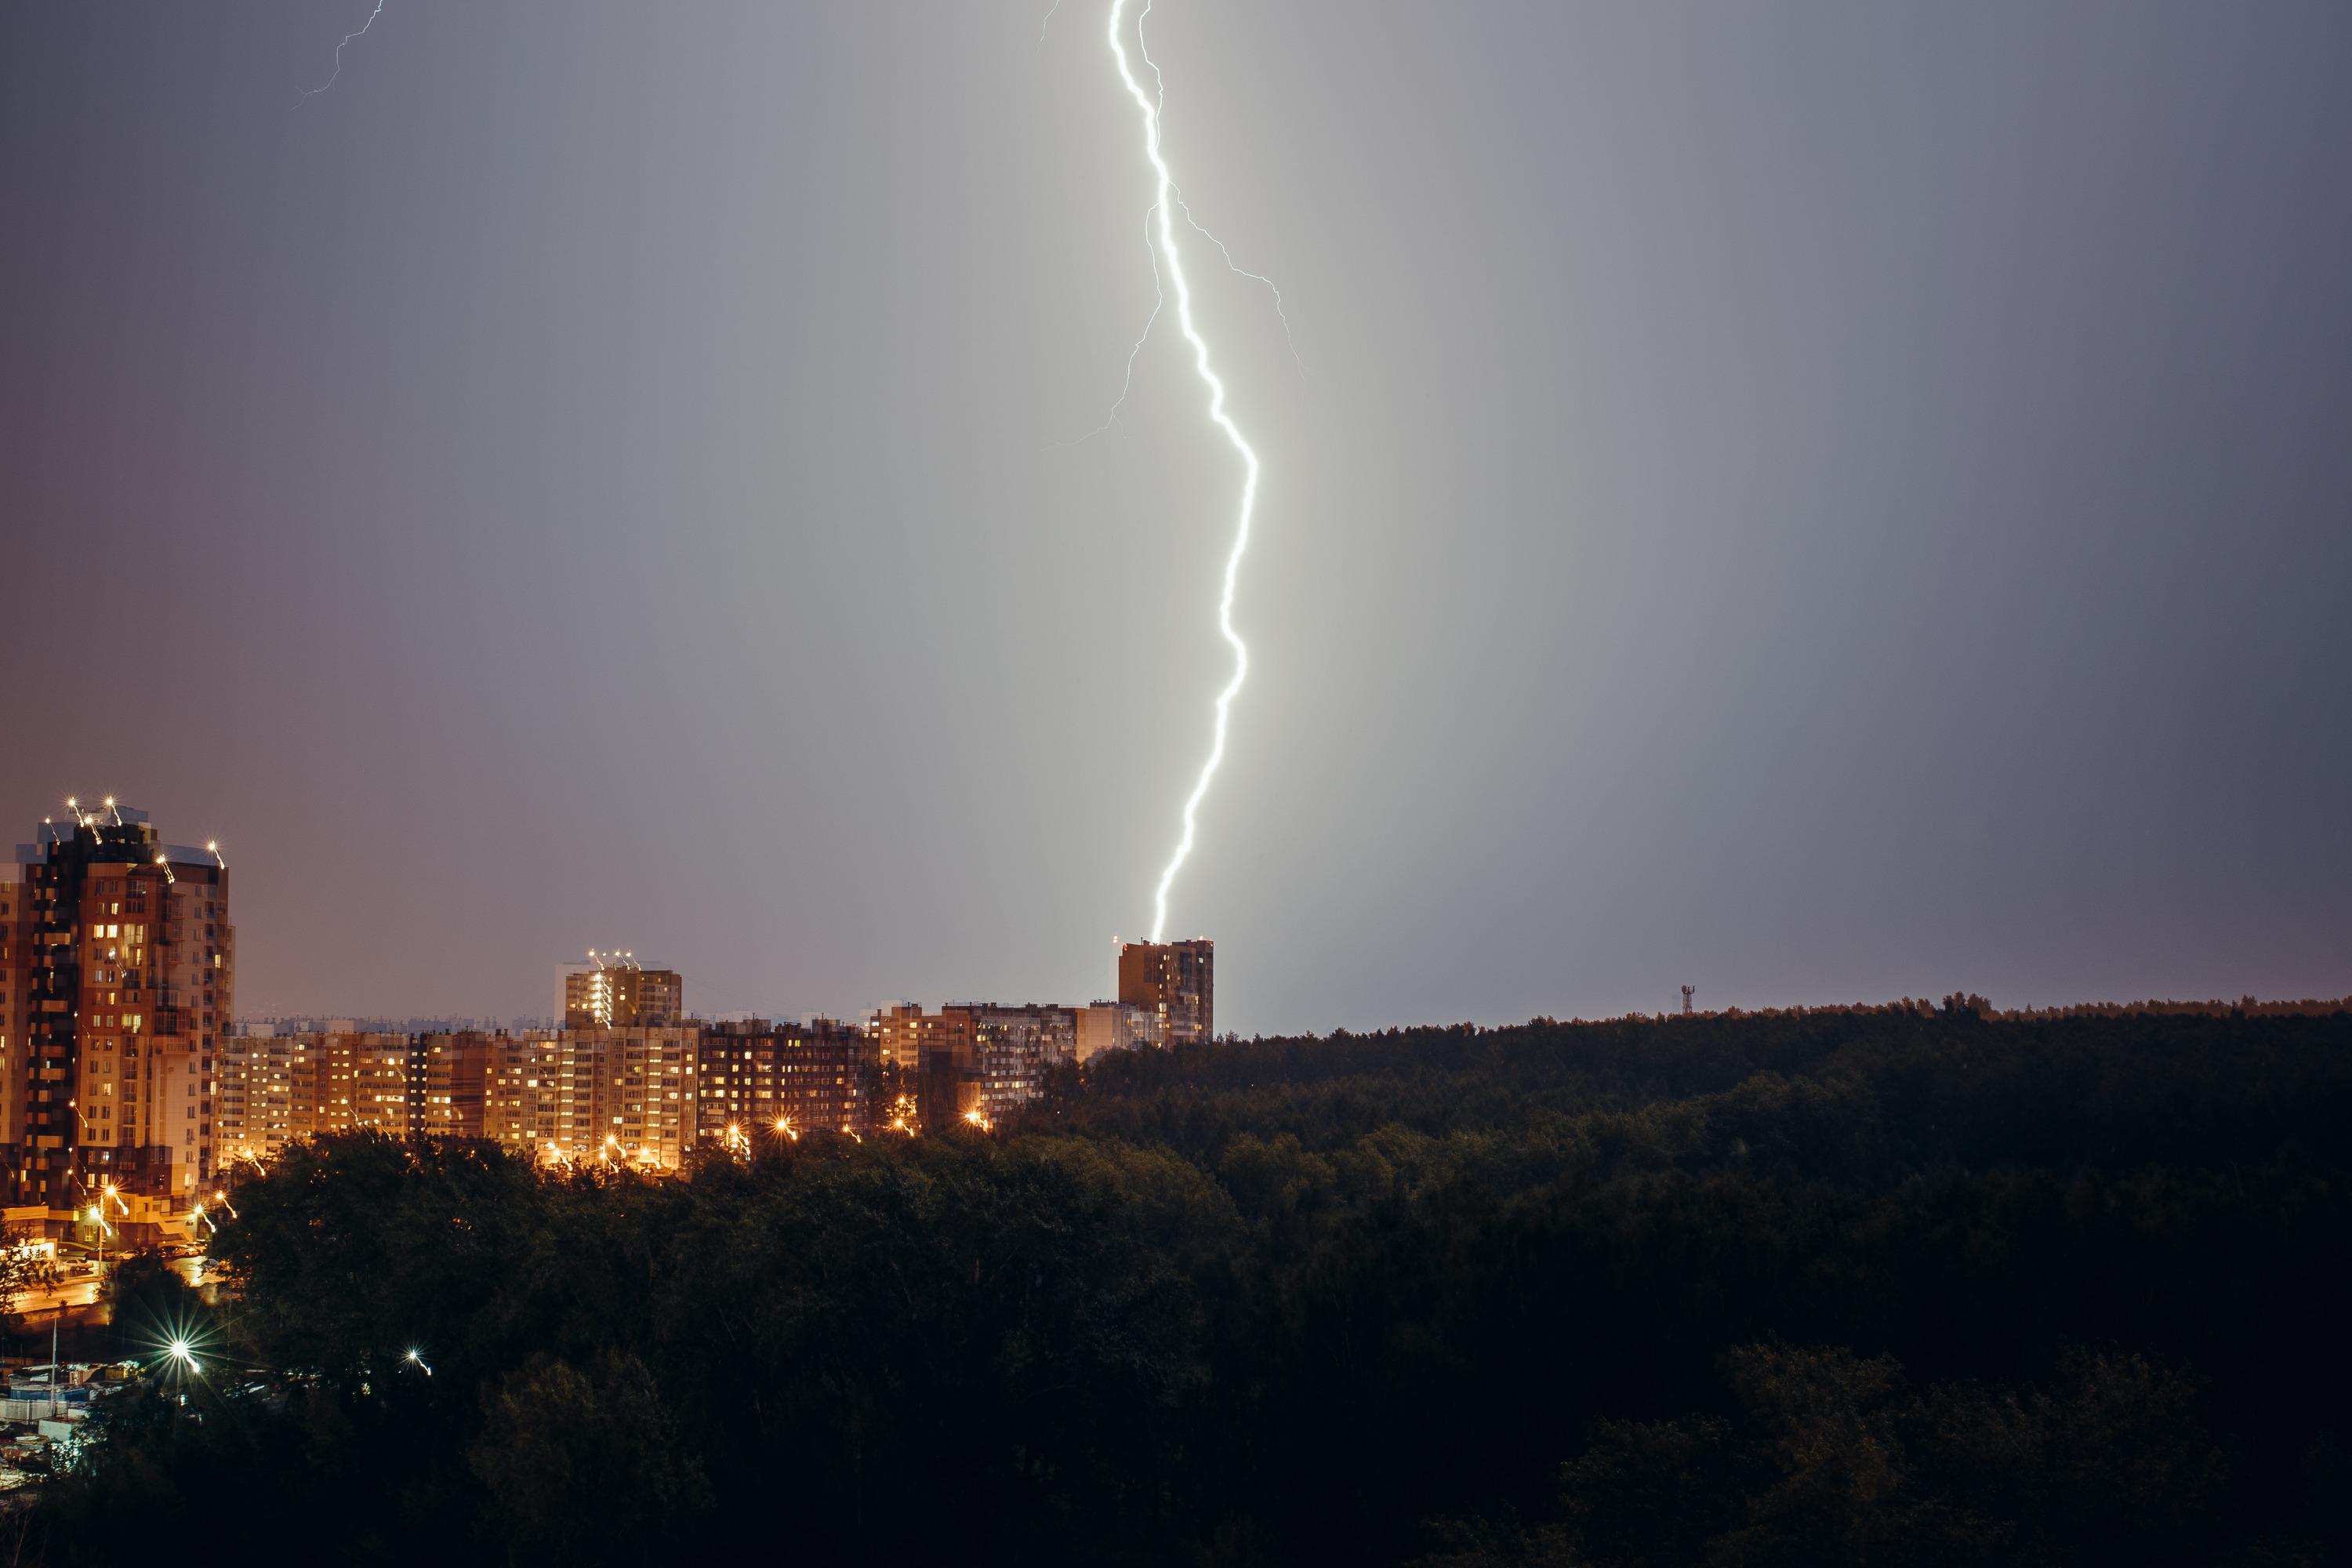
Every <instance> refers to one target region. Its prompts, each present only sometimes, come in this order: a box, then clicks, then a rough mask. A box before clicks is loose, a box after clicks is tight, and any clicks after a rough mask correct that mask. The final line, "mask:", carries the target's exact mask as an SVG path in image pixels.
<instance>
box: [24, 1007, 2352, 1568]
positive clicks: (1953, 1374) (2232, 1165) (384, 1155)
mask: <svg viewBox="0 0 2352 1568" xmlns="http://www.w3.org/2000/svg"><path fill="white" fill-rule="evenodd" d="M2348 1125H2352V1017H2348V1016H2346V1015H2344V1014H2342V1013H2337V1014H2335V1015H2332V1016H2301V1015H2264V1014H2261V1013H2257V1012H2251V1011H2249V1012H2241V1013H2236V1014H2231V1013H2218V1014H2194V1015H2191V1014H2179V1015H2168V1014H2156V1013H2147V1012H2143V1013H2137V1014H2129V1015H2118V1016H2100V1015H2085V1016H2071V1017H2064V1018H2053V1019H2033V1020H2028V1019H2019V1018H2011V1017H2004V1016H1999V1015H1997V1014H1994V1013H1992V1012H1991V1011H1990V1009H1989V1008H1986V1007H1983V1006H1981V1005H1977V1003H1976V1000H1975V999H1973V998H1968V997H1955V998H1951V999H1948V1001H1947V1002H1946V1003H1945V1004H1944V1005H1940V1006H1929V1005H1902V1006H1897V1007H1890V1008H1879V1009H1850V1010H1815V1011H1807V1012H1802V1013H1787V1014H1773V1015H1759V1016H1744V1017H1729V1016H1695V1017H1689V1018H1679V1017H1678V1018H1673V1019H1668V1020H1664V1021H1650V1022H1643V1021H1638V1020H1622V1021H1617V1022H1611V1023H1601V1024H1557V1023H1551V1022H1549V1021H1543V1020H1539V1021H1538V1022H1537V1023H1534V1024H1531V1025H1528V1026H1524V1027H1519V1028H1512V1029H1502V1030H1477V1029H1471V1028H1467V1027H1460V1028H1448V1029H1418V1030H1401V1031H1391V1032H1389V1033H1385V1034H1380V1035H1370V1036H1347V1035H1342V1036H1337V1037H1331V1038H1328V1039H1280V1040H1257V1041H1250V1042H1238V1043H1229V1044H1224V1045H1219V1046H1215V1047H1203V1048H1200V1049H1192V1050H1177V1051H1170V1052H1156V1053H1148V1054H1140V1055H1118V1056H1112V1057H1108V1058H1100V1059H1098V1060H1097V1062H1096V1063H1095V1064H1092V1065H1091V1066H1090V1068H1089V1069H1088V1070H1087V1072H1085V1073H1084V1074H1079V1073H1075V1072H1074V1073H1071V1074H1068V1075H1066V1076H1065V1077H1064V1078H1063V1079H1060V1080H1058V1081H1056V1082H1055V1083H1054V1084H1053V1085H1052V1086H1051V1091H1050V1093H1049V1094H1048V1096H1047V1097H1046V1099H1045V1100H1043V1101H1041V1102H1040V1103H1039V1104H1038V1105H1037V1106H1036V1107H1035V1108H1034V1110H1032V1111H1031V1112H1030V1113H1029V1114H1028V1115H1027V1116H1026V1117H1025V1118H1024V1119H1023V1121H1022V1122H1021V1124H1020V1125H1018V1126H1012V1127H1003V1128H1000V1129H999V1131H998V1132H997V1133H996V1134H995V1135H993V1136H983V1135H980V1134H976V1133H969V1132H965V1131H948V1132H944V1133H940V1134H938V1135H929V1136H925V1137H923V1138H920V1139H917V1140H914V1141H912V1142H908V1141H905V1140H890V1141H887V1142H886V1141H881V1140H869V1141H868V1142H866V1143H863V1144H859V1143H856V1142H850V1141H847V1140H833V1139H822V1138H816V1137H812V1138H810V1139H806V1140H803V1142H801V1143H800V1144H798V1145H796V1146H794V1147H793V1149H792V1150H791V1151H790V1152H787V1153H785V1154H782V1155H778V1156H769V1157H764V1158H762V1159H761V1160H760V1161H759V1162H758V1163H751V1164H748V1165H745V1164H738V1163H734V1162H732V1161H728V1160H718V1161H713V1162H709V1163H705V1164H703V1165H702V1166H701V1167H699V1168H698V1169H697V1170H695V1171H693V1172H692V1173H690V1174H689V1176H688V1179H685V1180H675V1181H646V1180H641V1179H637V1178H634V1177H628V1176H624V1175H604V1174H597V1173H583V1174H579V1175H575V1176H571V1177H567V1178H562V1179H557V1180H550V1179H545V1178H543V1177H542V1176H541V1175H540V1174H539V1173H537V1172H535V1171H534V1170H532V1169H531V1168H530V1166H528V1165H527V1164H524V1163H520V1162H517V1161H516V1160H514V1159H512V1158H510V1157H509V1156H507V1155H505V1154H503V1153H501V1152H499V1151H497V1150H496V1149H493V1148H488V1147H482V1146H475V1145H441V1144H431V1143H427V1144H422V1145H406V1144H401V1143H395V1142H386V1141H380V1140H368V1139H356V1140H341V1141H336V1142H330V1143H327V1144H324V1145H321V1146H319V1147H315V1148H300V1149H296V1150H294V1151H290V1152H289V1154H288V1155H287V1156H286V1157H285V1158H284V1159H283V1160H281V1161H280V1162H279V1163H278V1164H277V1165H276V1166H275V1167H274V1168H273V1170H272V1171H271V1172H270V1173H269V1174H268V1176H267V1177H265V1178H257V1179H255V1180H251V1181H248V1182H247V1183H245V1184H243V1185H241V1186H240V1187H239V1188H238V1189H237V1190H236V1192H235V1193H234V1194H232V1199H233V1202H234V1203H235V1205H236V1217H235V1218H233V1219H230V1220H228V1221H227V1222H226V1223H225V1225H224V1226H223V1229H222V1232H221V1235H220V1237H219V1238H218V1241H217V1243H216V1246H215V1256H216V1257H217V1258H220V1260H221V1261H222V1263H223V1264H224V1265H225V1266H226V1267H227V1268H230V1269H232V1270H233V1271H234V1274H235V1277H236V1280H237V1282H238V1286H239V1293H240V1299H239V1300H238V1302H237V1304H236V1307H235V1308H234V1310H226V1311H224V1312H223V1313H221V1314H219V1315H218V1317H217V1319H216V1321H203V1318H204V1314H203V1313H202V1310H200V1309H198V1308H197V1307H196V1306H195V1305H194V1303H193V1302H189V1301H184V1300H174V1301H163V1302H156V1303H153V1304H152V1305H151V1307H150V1309H149V1310H152V1311H153V1312H154V1314H155V1315H156V1317H157V1319H158V1321H159V1322H161V1321H163V1320H165V1319H170V1320H172V1321H177V1322H183V1323H185V1322H190V1321H201V1322H202V1328H203V1331H204V1333H205V1335H208V1336H209V1340H208V1342H207V1343H208V1348H204V1349H200V1350H199V1351H198V1352H197V1354H198V1359H199V1365H200V1367H201V1371H197V1372H186V1371H183V1372H182V1373H181V1374H180V1375H178V1376H176V1377H175V1378H171V1379H159V1380H157V1381H156V1384H155V1385H154V1386H153V1387H152V1389H151V1390H150V1391H149V1392H147V1393H145V1394H142V1395H140V1396H139V1397H138V1398H137V1399H136V1400H134V1401H132V1402H131V1406H130V1407H129V1408H127V1409H125V1410H124V1411H123V1413H122V1415H121V1418H119V1419H118V1420H117V1422H116V1423H115V1424H114V1428H113V1431H112V1434H111V1436H110V1438H109V1439H108V1440H107V1442H106V1444H105V1446H104V1447H103V1448H102V1449H101V1450H100V1452H99V1453H98V1454H97V1455H96V1456H95V1457H94V1458H93V1459H92V1461H91V1462H90V1463H89V1465H88V1466H86V1467H85V1468H83V1469H81V1470H80V1471H79V1472H77V1473H75V1474H74V1475H72V1476H69V1477H68V1478H65V1479H63V1480H61V1481H59V1482H58V1483H55V1484H53V1485H52V1486H51V1487H50V1489H48V1491H47V1495H46V1496H45V1497H44V1499H43V1500H42V1502H41V1504H40V1506H39V1508H38V1510H36V1514H35V1517H34V1520H33V1521H32V1526H33V1529H34V1530H35V1531H36V1533H37V1537H38V1540H37V1542H36V1544H37V1547H38V1548H39V1549H41V1550H44V1551H46V1552H48V1553H49V1558H50V1560H52V1561H57V1562H60V1563H111V1562H117V1561H127V1560H130V1559H131V1558H132V1557H134V1556H142V1555H146V1554H148V1553H149V1552H151V1551H152V1546H153V1543H154V1542H156V1541H157V1540H159V1539H163V1537H162V1536H161V1534H160V1532H161V1531H164V1530H166V1529H168V1528H171V1527H172V1525H173V1521H180V1520H184V1519H185V1518H187V1517H189V1514H190V1510H194V1511H195V1512H196V1513H199V1514H201V1515H202V1517H203V1518H204V1519H205V1526H204V1530H205V1536H206V1539H207V1541H208V1542H211V1543H213V1544H214V1545H215V1546H216V1548H217V1550H218V1551H219V1552H221V1553H222V1554H223V1555H226V1554H227V1553H229V1552H282V1551H288V1550H296V1549H299V1550H305V1551H309V1552H321V1551H324V1552H327V1553H328V1554H329V1555H331V1556H334V1557H337V1558H339V1559H345V1560H352V1561H373V1560H383V1561H387V1562H389V1561H393V1560H395V1559H399V1558H403V1557H406V1556H408V1555H411V1554H413V1553H415V1552H423V1551H430V1552H435V1553H436V1555H438V1556H439V1557H440V1558H442V1559H444V1560H446V1561H454V1562H467V1561H480V1562H486V1563H499V1562H505V1563H535V1562H554V1561H569V1562H607V1561H610V1562H619V1561H624V1560H628V1559H633V1558H638V1557H641V1556H643V1555H644V1554H646V1553H647V1552H662V1553H676V1552H694V1551H702V1550H709V1549H716V1548H718V1547H719V1546H721V1545H727V1544H743V1543H761V1544H762V1545H763V1546H769V1545H772V1547H773V1549H774V1550H776V1551H778V1552H812V1551H814V1552H862V1553H871V1552H885V1553H889V1554H891V1555H893V1556H897V1555H899V1554H905V1553H912V1552H953V1553H957V1554H960V1555H961V1556H963V1557H966V1558H971V1557H980V1558H982V1559H986V1560H992V1561H993V1560H1004V1561H1022V1562H1113V1563H1118V1562H1129V1563H1235V1564H1241V1563H1320V1562H1336V1561H1346V1562H1370V1563H1381V1562H1392V1563H1393V1562H1422V1563H1446V1564H1454V1565H1457V1568H1469V1565H1471V1564H1478V1563H1624V1564H1636V1563H1639V1564H1649V1563H1658V1564H1665V1563H1754V1564H1761V1563H1846V1562H1851V1563H1897V1562H1900V1563H1912V1562H1922V1563H1943V1562H1951V1563H2173V1562H2179V1563H2192V1562H2194V1563H2328V1562H2336V1561H2341V1560H2344V1558H2345V1555H2346V1552H2347V1546H2352V1533H2347V1518H2346V1508H2347V1505H2346V1499H2347V1497H2352V1443H2347V1434H2352V1419H2347V1394H2352V1387H2347V1383H2352V1373H2347V1369H2346V1367H2345V1364H2344V1358H2343V1356H2342V1355H2341V1353H2340V1342H2341V1338H2342V1335H2341V1331H2340V1328H2339V1325H2340V1323H2341V1321H2342V1319H2343V1308H2342V1299H2341V1296H2340V1294H2339V1293H2338V1289H2337V1287H2336V1282H2335V1277H2336V1274H2337V1273H2338V1272H2339V1271H2340V1259H2341V1258H2343V1257H2345V1256H2347V1244H2352V1163H2347V1154H2346V1140H2345V1136H2344V1129H2345V1128H2346V1127H2347V1126H2348ZM411 1351H415V1352H416V1354H415V1357H414V1358H412V1357H411V1356H410V1355H409V1352H411ZM427 1368H429V1369H430V1370H429V1372H428V1371H427V1370H426V1369H427Z"/></svg>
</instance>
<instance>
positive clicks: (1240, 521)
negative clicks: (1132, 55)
mask: <svg viewBox="0 0 2352 1568" xmlns="http://www.w3.org/2000/svg"><path fill="white" fill-rule="evenodd" d="M1150 15H1151V0H1143V9H1142V10H1141V11H1140V12H1139V13H1138V14H1137V16H1136V30H1135V47H1136V51H1137V53H1139V54H1140V55H1141V56H1142V57H1143V63H1144V64H1145V65H1146V66H1149V67H1150V70H1151V80H1152V86H1153V89H1154V90H1153V91H1151V92H1146V91H1145V90H1144V89H1143V83H1142V82H1141V81H1140V80H1139V79H1137V77H1136V74H1135V68H1134V67H1133V66H1132V65H1131V64H1130V63H1129V60H1128V55H1127V38H1126V31H1125V27H1124V23H1125V22H1126V19H1127V0H1110V25H1109V27H1108V38H1109V40H1110V52H1111V58H1113V59H1114V60H1116V61H1117V62H1118V79H1119V80H1120V81H1121V82H1122V83H1124V84H1125V85H1126V88H1127V92H1128V96H1129V97H1130V98H1132V99H1134V100H1135V107H1136V111H1137V113H1138V114H1139V115H1140V116H1141V119H1142V124H1143V153H1144V156H1145V157H1146V158H1147V159H1149V160H1150V163H1151V169H1152V174H1154V176H1155V177H1156V178H1157V179H1158V182H1159V185H1158V190H1157V192H1156V195H1155V199H1154V201H1153V204H1152V208H1151V211H1152V216H1154V217H1155V218H1156V219H1157V220H1158V228H1159V231H1160V246H1159V250H1160V256H1161V257H1162V258H1165V260H1166V261H1167V264H1168V268H1167V277H1168V281H1169V283H1170V284H1171V285H1172V286H1173V287H1174V290H1175V294H1176V324H1177V326H1178V328H1179V329H1180V330H1181V331H1182V332H1183V334H1184V341H1185V342H1188V343H1190V344H1192V368H1193V370H1194V371H1195V372H1196V373H1198V374H1199V375H1200V377H1201V384H1202V386H1204V387H1206V388H1207V389H1208V395H1209V407H1208V414H1209V422H1210V423H1211V424H1213V425H1214V426H1216V427H1217V428H1218V429H1219V430H1220V431H1222V432H1223V434H1224V437H1225V439H1226V441H1227V442H1229V443H1230V444H1231V445H1232V447H1233V448H1234V452H1235V453H1236V454H1238V455H1239V456H1240V458H1241V460H1242V493H1241V504H1240V508H1239V512H1238V515H1237V516H1236V517H1235V519H1234V544H1233V549H1232V551H1231V552H1230V553H1228V554H1227V555H1226V557H1225V577H1224V591H1223V595H1221V596H1220V597H1219V599H1218V601H1217V629H1218V630H1219V631H1220V632H1222V633H1223V636H1224V639H1225V642H1226V644H1227V646H1228V647H1231V648H1232V649H1233V650H1234V673H1233V678H1232V679H1229V680H1227V681H1226V682H1225V685H1224V689H1223V690H1221V691H1219V692H1218V693H1217V703H1216V715H1217V716H1216V724H1215V728H1214V731H1213V738H1212V740H1211V742H1210V744H1209V758H1208V761H1207V762H1205V763H1202V765H1201V773H1200V776H1199V778H1197V779H1196V780H1195V781H1194V782H1193V784H1192V794H1191V795H1188V796H1187V797H1185V801H1184V831H1183V834H1182V836H1181V837H1180V838H1179V839H1178V840H1177V844H1176V852H1175V853H1174V854H1173V855H1171V857H1169V860H1168V864H1167V867H1166V868H1164V869H1162V870H1161V871H1160V886H1159V888H1158V889H1156V890H1155V891H1154V893H1153V894H1152V915H1151V940H1152V941H1154V942H1158V941H1160V939H1161V938H1162V936H1163V935H1164V934H1165V933H1166V931H1167V929H1168V889H1170V888H1171V886H1173V885H1174V883H1175V881H1176V873H1177V872H1178V871H1180V870H1181V869H1183V867H1184V862H1185V861H1186V860H1187V859H1188V858H1191V856H1192V845H1193V842H1194V840H1195V838H1196V837H1198V826H1199V824H1198V818H1199V814H1200V809H1201V801H1202V797H1203V796H1205V795H1207V794H1208V793H1209V784H1210V783H1211V781H1213V779H1215V777H1216V776H1217V768H1218V766H1219V764H1221V763H1223V761H1224V760H1225V726H1226V720H1227V718H1228V716H1229V715H1230V713H1231V712H1232V710H1233V705H1234V697H1236V696H1237V695H1239V694H1240V691H1241V689H1242V683H1243V682H1244V681H1245V680H1247V679H1249V645H1248V644H1247V643H1245V642H1244V641H1242V638H1241V634H1240V633H1239V632H1237V631H1235V630H1234V586H1235V584H1237V582H1238V581H1239V579H1240V576H1241V567H1242V557H1243V555H1244V554H1245V553H1246V552H1248V550H1249V540H1250V520H1251V518H1252V517H1253V515H1254V514H1255V512H1256V510H1257V479H1258V460H1257V453H1256V451H1255V450H1254V449H1253V448H1252V447H1251V446H1250V444H1249V441H1248V439H1247V438H1246V437H1244V436H1243V435H1242V431H1241V426H1238V425H1236V424H1234V419H1233V416H1231V415H1230V414H1227V413H1226V412H1225V384H1224V382H1223V380H1221V379H1220V378H1219V377H1218V375H1217V373H1216V370H1215V368H1214V367H1213V365H1212V364H1211V363H1210V360H1209V343H1208V340H1207V339H1205V338H1203V337H1202V335H1201V330H1200V328H1199V327H1198V326H1197V325H1195V324H1194V322H1193V320H1192V284H1191V282H1190V281H1189V280H1188V279H1186V278H1185V276H1184V255H1183V251H1182V250H1181V247H1178V245H1177V243H1176V212H1177V208H1178V206H1179V205H1180V203H1179V199H1178V196H1177V194H1176V176H1175V175H1174V174H1172V173H1171V171H1170V169H1169V167H1168V159H1167V155H1166V154H1165V153H1163V152H1162V151H1161V150H1160V105H1161V103H1162V102H1164V101H1165V100H1166V96H1167V89H1168V87H1167V81H1166V79H1164V78H1163V77H1161V75H1160V68H1159V67H1158V66H1157V65H1155V64H1153V63H1152V59H1151V51H1150V49H1149V48H1148V47H1145V45H1144V41H1143V22H1144V19H1145V18H1146V17H1148V16H1150ZM1187 222H1188V223H1189V222H1190V215H1189V214H1188V215H1187ZM1219 248H1220V249H1222V248H1223V247H1219ZM1227 259H1228V261H1230V260H1231V258H1230V257H1228V258H1227ZM1155 314H1156V313H1155Z"/></svg>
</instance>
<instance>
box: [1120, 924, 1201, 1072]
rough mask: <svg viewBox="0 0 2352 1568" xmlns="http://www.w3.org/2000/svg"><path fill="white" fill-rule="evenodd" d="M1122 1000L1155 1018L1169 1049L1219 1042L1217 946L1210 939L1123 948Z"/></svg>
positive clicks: (1143, 943) (1121, 959)
mask: <svg viewBox="0 0 2352 1568" xmlns="http://www.w3.org/2000/svg"><path fill="white" fill-rule="evenodd" d="M1118 999H1119V1000H1120V1001H1122V1002H1125V1003H1128V1004H1129V1005H1133V1006H1137V1007H1141V1008H1144V1009H1146V1010H1147V1011H1149V1012H1150V1013H1151V1014H1152V1015H1153V1016H1155V1017H1156V1018H1157V1019H1158V1020H1159V1022H1160V1038H1161V1040H1162V1041H1163V1042H1164V1043H1165V1044H1168V1045H1171V1046H1197V1045H1200V1044H1202V1043H1203V1042H1205V1041H1208V1040H1213V1039H1214V1038H1216V1034H1217V1012H1216V999H1217V986H1216V943H1214V942H1211V941H1210V940H1209V939H1208V938H1206V937H1194V938H1193V939H1192V940H1191V941H1189V942H1122V943H1120V944H1119V950H1118Z"/></svg>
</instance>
